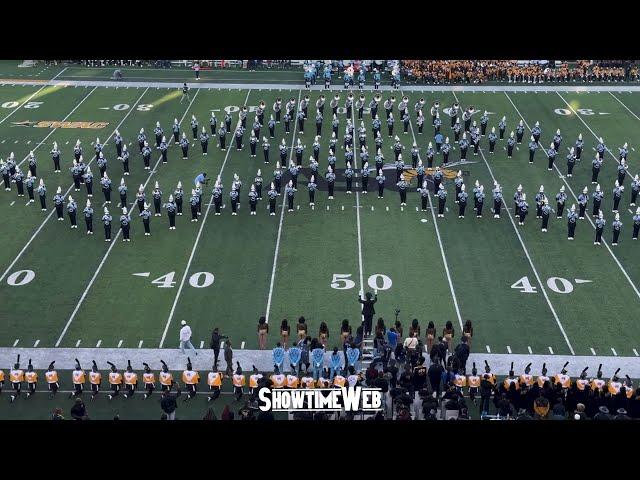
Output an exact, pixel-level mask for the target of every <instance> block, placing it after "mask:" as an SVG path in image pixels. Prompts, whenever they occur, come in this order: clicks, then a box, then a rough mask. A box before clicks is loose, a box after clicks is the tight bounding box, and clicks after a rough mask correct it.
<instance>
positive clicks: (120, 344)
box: [118, 340, 122, 348]
mask: <svg viewBox="0 0 640 480" xmlns="http://www.w3.org/2000/svg"><path fill="white" fill-rule="evenodd" d="M121 346H122V340H120V341H119V342H118V348H120V347H121Z"/></svg>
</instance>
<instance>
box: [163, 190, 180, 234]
mask: <svg viewBox="0 0 640 480" xmlns="http://www.w3.org/2000/svg"><path fill="white" fill-rule="evenodd" d="M181 200H182V199H181ZM164 208H166V209H167V216H168V217H169V230H175V229H176V210H177V208H178V207H177V205H176V203H175V201H174V197H173V195H169V201H168V202H167V203H165V204H164Z"/></svg>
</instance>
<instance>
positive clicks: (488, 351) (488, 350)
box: [485, 345, 491, 353]
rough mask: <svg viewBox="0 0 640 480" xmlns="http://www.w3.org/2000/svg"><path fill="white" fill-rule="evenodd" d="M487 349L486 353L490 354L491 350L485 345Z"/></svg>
mask: <svg viewBox="0 0 640 480" xmlns="http://www.w3.org/2000/svg"><path fill="white" fill-rule="evenodd" d="M485 346H486V347H487V353H491V349H490V348H489V345H485Z"/></svg>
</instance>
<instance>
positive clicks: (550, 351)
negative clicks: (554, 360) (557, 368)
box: [549, 347, 553, 355]
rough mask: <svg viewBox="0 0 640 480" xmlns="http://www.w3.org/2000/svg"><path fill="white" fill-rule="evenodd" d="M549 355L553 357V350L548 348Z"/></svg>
mask: <svg viewBox="0 0 640 480" xmlns="http://www.w3.org/2000/svg"><path fill="white" fill-rule="evenodd" d="M549 353H550V354H551V355H553V348H551V347H549Z"/></svg>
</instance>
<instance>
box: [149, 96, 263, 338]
mask: <svg viewBox="0 0 640 480" xmlns="http://www.w3.org/2000/svg"><path fill="white" fill-rule="evenodd" d="M198 91H199V90H198ZM250 93H251V90H248V91H247V97H246V98H245V100H244V104H245V105H246V104H247V101H248V100H249V94H250ZM196 94H197V92H196ZM194 99H195V97H194ZM187 110H188V109H187ZM185 115H186V112H185ZM183 118H184V117H183ZM238 122H240V119H239V118H238ZM232 135H233V134H232ZM234 140H235V137H234V138H232V139H231V141H230V142H229V145H228V146H227V153H226V155H225V156H224V161H223V162H222V166H221V167H220V172H219V173H218V176H220V177H221V178H222V172H224V167H225V165H226V164H227V160H228V159H229V154H230V153H231V150H232V149H233V148H234V147H233V142H234ZM203 193H204V192H203ZM212 201H213V194H211V198H210V199H209V202H208V203H207V209H206V210H205V212H204V215H203V217H202V221H201V222H200V228H199V229H198V235H197V236H196V240H195V242H194V243H193V248H192V249H191V255H189V260H188V261H187V266H186V268H185V269H184V274H183V275H182V280H180V285H179V286H178V291H177V292H176V298H174V299H173V305H171V311H170V312H169V318H167V324H166V325H165V327H164V332H162V338H161V339H160V347H159V348H162V345H163V344H164V340H165V338H166V337H167V332H168V331H169V325H171V320H172V319H173V315H174V313H175V311H176V306H177V305H178V300H179V299H180V293H182V288H183V287H184V282H185V281H186V279H187V275H188V274H189V268H190V267H191V262H192V261H193V257H194V256H195V254H196V249H197V248H198V243H199V242H200V236H201V235H202V230H203V229H204V225H205V223H206V221H207V217H208V216H209V211H210V210H211V204H212Z"/></svg>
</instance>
